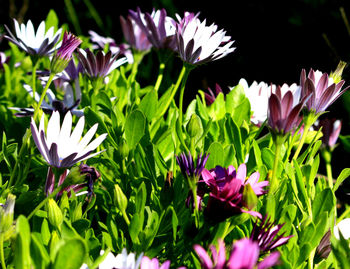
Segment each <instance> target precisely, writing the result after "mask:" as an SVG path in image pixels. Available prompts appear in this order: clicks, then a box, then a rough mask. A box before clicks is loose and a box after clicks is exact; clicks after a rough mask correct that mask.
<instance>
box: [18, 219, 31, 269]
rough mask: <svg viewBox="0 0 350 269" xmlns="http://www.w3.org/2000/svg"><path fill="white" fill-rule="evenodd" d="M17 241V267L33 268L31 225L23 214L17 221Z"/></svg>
mask: <svg viewBox="0 0 350 269" xmlns="http://www.w3.org/2000/svg"><path fill="white" fill-rule="evenodd" d="M16 234H17V236H16V243H15V250H14V251H15V253H14V254H15V258H14V264H15V268H24V269H27V268H28V269H29V268H31V262H30V241H31V236H30V226H29V222H28V220H27V219H26V217H24V216H23V215H20V216H19V217H18V218H17V221H16Z"/></svg>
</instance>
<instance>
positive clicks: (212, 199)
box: [202, 164, 268, 222]
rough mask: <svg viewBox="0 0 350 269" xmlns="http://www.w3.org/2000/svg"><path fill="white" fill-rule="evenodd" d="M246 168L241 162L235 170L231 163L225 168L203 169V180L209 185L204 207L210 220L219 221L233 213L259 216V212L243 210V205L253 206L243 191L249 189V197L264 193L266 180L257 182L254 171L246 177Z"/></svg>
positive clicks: (257, 175)
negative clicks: (206, 203)
mask: <svg viewBox="0 0 350 269" xmlns="http://www.w3.org/2000/svg"><path fill="white" fill-rule="evenodd" d="M246 175H247V168H246V165H245V164H241V165H240V166H239V167H238V169H237V170H236V169H235V168H234V167H233V166H232V165H231V166H229V167H228V168H227V169H226V168H223V167H221V166H217V167H215V168H214V169H211V170H210V171H209V170H207V169H204V170H203V172H202V178H203V181H204V182H205V183H206V184H207V185H208V186H209V188H210V193H209V200H208V205H207V207H206V208H205V214H206V216H207V218H208V219H209V220H211V221H212V222H220V221H223V220H225V219H226V218H229V217H231V216H234V215H239V214H241V213H248V214H250V215H252V216H257V217H261V215H260V213H258V212H255V211H251V210H249V208H248V210H245V209H244V208H245V207H248V206H249V207H254V206H252V205H251V204H250V201H247V200H246V199H247V196H246V195H245V191H246V190H249V189H251V190H252V191H250V192H253V193H249V196H248V197H250V196H251V195H253V196H261V195H263V194H265V193H266V191H265V190H264V187H265V186H267V185H268V181H261V182H258V180H259V177H260V174H259V173H258V172H254V173H253V174H252V175H251V176H250V177H249V178H248V179H246Z"/></svg>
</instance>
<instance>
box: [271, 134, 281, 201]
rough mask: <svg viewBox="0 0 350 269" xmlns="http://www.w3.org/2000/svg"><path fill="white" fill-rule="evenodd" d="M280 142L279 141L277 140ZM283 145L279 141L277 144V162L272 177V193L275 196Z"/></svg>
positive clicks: (274, 164) (275, 161) (274, 163)
mask: <svg viewBox="0 0 350 269" xmlns="http://www.w3.org/2000/svg"><path fill="white" fill-rule="evenodd" d="M277 140H278V139H277ZM281 147H282V144H281V143H280V142H279V141H277V142H276V149H275V160H274V162H273V170H272V177H271V185H270V193H271V194H274V193H275V191H276V189H277V185H278V184H277V169H278V160H279V156H280V152H281Z"/></svg>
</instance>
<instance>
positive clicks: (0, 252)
mask: <svg viewBox="0 0 350 269" xmlns="http://www.w3.org/2000/svg"><path fill="white" fill-rule="evenodd" d="M0 259H1V268H2V269H6V263H5V256H4V235H3V234H1V235H0Z"/></svg>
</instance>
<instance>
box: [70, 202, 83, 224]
mask: <svg viewBox="0 0 350 269" xmlns="http://www.w3.org/2000/svg"><path fill="white" fill-rule="evenodd" d="M82 215H83V204H82V203H81V202H80V203H78V205H77V206H76V207H75V208H74V210H73V214H72V222H74V221H76V220H79V219H81V216H82Z"/></svg>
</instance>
